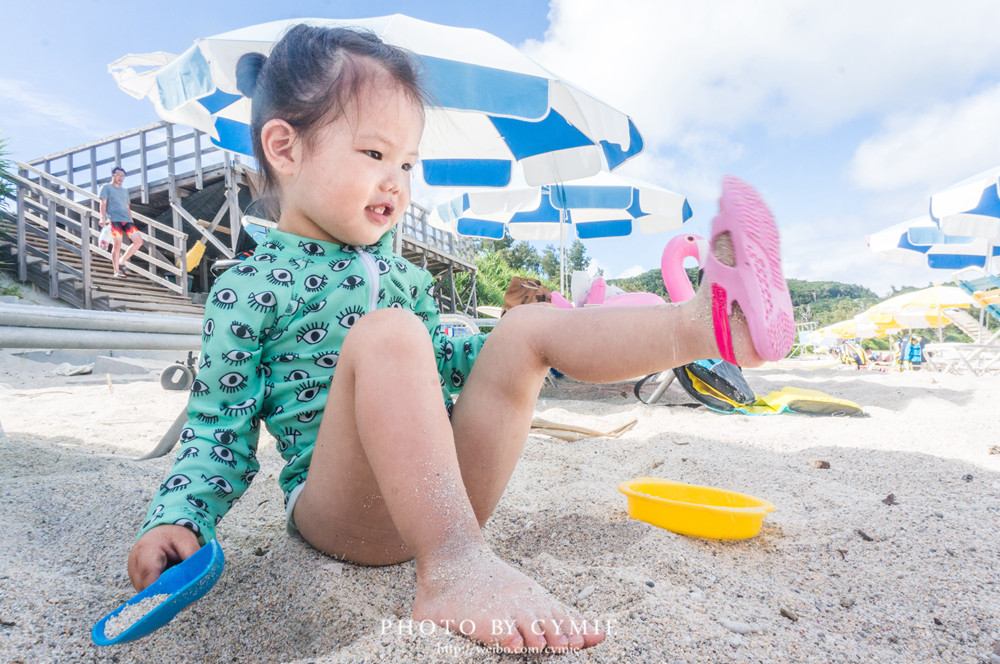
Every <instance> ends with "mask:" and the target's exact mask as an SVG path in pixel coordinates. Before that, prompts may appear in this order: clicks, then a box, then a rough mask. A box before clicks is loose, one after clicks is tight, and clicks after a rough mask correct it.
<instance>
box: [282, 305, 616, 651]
mask: <svg viewBox="0 0 1000 664" xmlns="http://www.w3.org/2000/svg"><path fill="white" fill-rule="evenodd" d="M294 520H295V523H296V525H297V527H298V528H299V531H300V532H301V534H302V536H303V537H304V538H305V539H306V540H307V541H308V542H309V543H310V544H312V545H313V546H315V547H316V548H318V549H320V550H322V551H324V552H326V553H329V554H331V555H335V556H338V557H342V558H346V559H347V560H351V561H353V562H358V563H362V564H370V565H383V564H391V563H395V562H400V561H403V560H407V559H409V558H410V557H411V556H412V557H414V558H416V563H417V597H416V600H415V602H414V610H413V615H414V618H416V619H417V620H425V619H428V620H434V621H435V622H437V623H438V624H440V625H442V626H444V627H448V628H450V629H453V630H455V631H459V632H461V633H463V634H465V635H466V636H469V637H471V638H473V639H476V640H478V641H482V642H486V643H496V644H498V645H501V646H503V647H506V648H511V649H515V650H516V649H521V648H523V647H525V646H528V647H534V648H542V647H544V646H546V645H547V646H549V647H552V648H556V649H562V648H566V647H568V646H572V647H576V648H579V647H583V646H585V645H593V644H594V643H597V642H599V641H600V640H601V638H603V635H600V634H599V633H597V632H596V631H594V630H591V631H590V633H589V634H587V635H586V636H583V635H581V634H574V635H572V636H570V637H567V636H566V634H565V632H567V631H569V624H570V621H571V620H573V621H574V623H575V624H576V625H577V626H579V628H580V630H581V631H582V629H583V627H582V625H583V623H582V620H581V619H579V618H577V617H575V616H572V615H571V614H570V613H569V612H568V611H566V610H565V609H564V608H562V607H561V606H559V604H558V602H557V601H556V600H555V599H554V598H553V597H552V596H550V595H549V594H548V593H546V592H545V591H544V590H543V589H542V588H541V587H540V586H539V585H538V584H536V583H535V582H534V581H532V580H531V579H529V578H528V577H526V576H524V575H523V574H521V573H520V572H518V571H516V570H515V569H513V568H512V567H510V566H509V565H507V564H506V563H504V562H503V561H501V560H500V559H498V558H497V557H496V556H495V555H494V554H493V553H492V552H491V551H490V550H489V548H488V547H487V546H486V543H485V542H484V541H483V537H482V533H481V532H480V526H479V523H478V521H477V520H476V515H475V512H474V511H473V509H472V505H471V504H470V502H469V496H468V493H467V491H466V487H465V486H464V485H463V483H462V473H461V471H460V469H459V465H458V457H457V455H456V451H455V442H454V438H453V434H452V428H451V423H450V422H449V420H448V416H447V411H446V410H445V408H444V404H443V400H442V395H441V387H440V383H439V378H438V374H437V366H436V362H435V360H434V352H433V348H432V346H431V343H430V339H429V337H428V335H427V331H426V328H424V326H423V324H422V323H421V322H420V321H419V320H418V319H417V318H416V317H414V316H412V315H411V314H409V313H407V312H402V311H397V310H394V309H385V310H380V311H376V312H372V313H369V314H367V315H365V316H364V317H363V318H362V319H361V320H360V321H359V322H358V323H357V324H356V325H355V326H354V328H353V329H352V330H351V332H350V334H348V336H347V339H346V341H345V343H344V346H343V349H342V352H341V361H340V363H339V364H338V366H337V371H336V374H335V375H334V378H333V380H332V382H331V386H330V395H329V396H328V399H327V405H326V410H325V411H324V414H323V421H322V424H321V425H320V430H319V435H318V439H317V442H316V446H315V449H314V451H313V457H312V462H311V465H310V470H309V477H308V479H307V480H306V483H305V487H304V489H303V491H302V494H301V495H300V496H299V500H298V502H297V503H296V506H295V514H294ZM559 623H561V627H560V626H559Z"/></svg>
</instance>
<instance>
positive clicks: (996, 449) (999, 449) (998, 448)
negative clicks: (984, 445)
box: [988, 445, 1000, 454]
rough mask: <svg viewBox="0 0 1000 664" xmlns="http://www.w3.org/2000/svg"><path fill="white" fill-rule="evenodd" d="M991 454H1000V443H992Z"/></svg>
mask: <svg viewBox="0 0 1000 664" xmlns="http://www.w3.org/2000/svg"><path fill="white" fill-rule="evenodd" d="M988 453H989V454H1000V445H990V449H989V451H988Z"/></svg>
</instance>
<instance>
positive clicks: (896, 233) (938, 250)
mask: <svg viewBox="0 0 1000 664" xmlns="http://www.w3.org/2000/svg"><path fill="white" fill-rule="evenodd" d="M868 248H869V249H871V250H872V251H873V252H875V254H876V255H877V256H878V257H879V258H880V259H882V260H885V261H889V262H891V263H899V264H902V265H910V266H913V267H929V268H932V269H936V270H960V269H962V268H966V267H972V266H977V267H984V266H985V265H986V261H987V257H994V256H1000V246H996V245H993V244H991V243H990V241H989V240H986V239H984V238H979V237H972V236H961V235H950V234H948V233H945V232H944V231H942V230H941V228H940V227H938V225H937V224H936V223H935V222H934V221H933V220H932V219H931V218H930V217H917V218H915V219H910V220H908V221H903V222H900V223H898V224H894V225H892V226H889V227H888V228H885V229H883V230H881V231H878V232H876V233H872V234H871V235H869V236H868Z"/></svg>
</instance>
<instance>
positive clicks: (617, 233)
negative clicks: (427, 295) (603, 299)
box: [428, 171, 691, 291]
mask: <svg viewBox="0 0 1000 664" xmlns="http://www.w3.org/2000/svg"><path fill="white" fill-rule="evenodd" d="M690 218H691V206H690V205H689V204H688V201H687V199H686V198H685V197H684V196H682V195H681V194H676V193H674V192H672V191H669V190H667V189H664V188H662V187H658V186H656V185H652V184H648V183H645V182H640V181H638V180H634V179H630V178H625V177H623V176H620V175H616V174H613V173H608V172H606V171H605V172H601V173H598V174H597V175H594V176H591V177H587V178H581V179H578V180H572V181H567V182H560V183H556V184H549V185H544V186H541V187H528V188H513V189H506V190H500V191H480V192H467V193H465V194H462V195H461V196H457V197H456V198H453V199H452V200H450V201H447V202H445V203H443V204H441V205H438V206H436V207H435V208H434V209H433V210H432V211H431V214H430V215H429V216H428V223H430V224H431V225H432V226H435V227H437V228H441V229H443V230H446V231H449V232H452V233H455V234H458V235H464V236H469V237H481V238H491V239H497V240H498V239H501V238H503V237H504V234H505V232H506V233H507V234H509V235H510V236H511V237H512V238H514V239H515V240H558V241H559V246H560V288H561V289H562V290H563V291H565V284H564V275H563V272H564V260H563V259H564V255H563V254H564V248H565V241H566V240H567V239H568V238H569V235H570V230H569V229H570V228H572V229H573V231H575V233H576V237H577V238H579V239H581V240H587V239H594V238H610V237H626V236H629V235H632V234H634V233H636V232H638V233H642V234H649V233H659V232H662V231H669V230H675V229H677V228H679V227H680V226H681V225H682V224H683V223H684V222H685V221H687V220H688V219H690Z"/></svg>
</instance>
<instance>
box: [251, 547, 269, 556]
mask: <svg viewBox="0 0 1000 664" xmlns="http://www.w3.org/2000/svg"><path fill="white" fill-rule="evenodd" d="M266 553H267V549H262V548H260V547H259V546H258V547H257V548H256V549H254V550H253V555H255V556H263V555H265V554H266Z"/></svg>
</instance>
